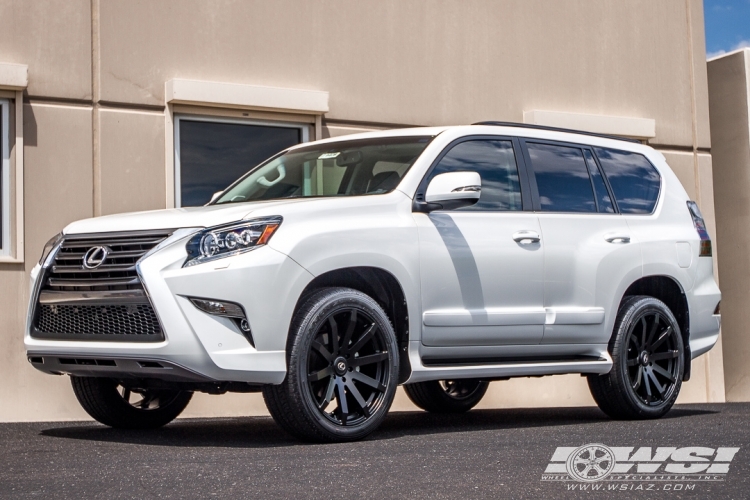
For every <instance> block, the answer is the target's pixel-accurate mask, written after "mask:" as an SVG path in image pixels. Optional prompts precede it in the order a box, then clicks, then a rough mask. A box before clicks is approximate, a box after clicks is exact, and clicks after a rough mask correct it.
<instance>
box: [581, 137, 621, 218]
mask: <svg viewBox="0 0 750 500" xmlns="http://www.w3.org/2000/svg"><path fill="white" fill-rule="evenodd" d="M583 156H585V157H586V165H588V167H589V173H590V174H591V180H592V181H594V193H595V195H596V202H597V203H598V204H599V211H600V212H603V213H609V214H613V213H615V207H614V206H613V205H612V199H611V198H610V197H609V191H607V186H606V185H605V184H604V177H602V173H601V172H599V167H597V166H596V161H595V160H594V155H593V154H591V151H589V150H588V149H585V150H584V151H583Z"/></svg>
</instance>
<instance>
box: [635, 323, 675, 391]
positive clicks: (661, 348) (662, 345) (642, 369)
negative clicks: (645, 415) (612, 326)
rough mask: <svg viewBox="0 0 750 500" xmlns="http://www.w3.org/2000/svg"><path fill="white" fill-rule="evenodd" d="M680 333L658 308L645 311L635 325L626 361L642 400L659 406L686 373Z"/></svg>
mask: <svg viewBox="0 0 750 500" xmlns="http://www.w3.org/2000/svg"><path fill="white" fill-rule="evenodd" d="M676 335H677V333H676V332H675V330H674V329H673V328H672V326H671V325H670V324H669V323H668V322H667V321H666V320H665V318H664V317H663V316H662V315H661V314H660V313H659V312H656V311H648V312H646V313H644V314H643V315H642V316H641V317H640V319H639V320H638V321H636V322H634V323H633V324H632V325H631V328H630V332H629V335H628V349H627V352H626V363H627V366H628V375H629V377H630V385H631V386H632V388H633V391H634V392H635V394H636V395H637V396H638V397H640V398H641V401H642V402H643V403H645V404H647V405H649V406H658V405H661V404H663V403H664V402H665V401H668V400H669V399H670V398H671V397H672V393H673V392H674V390H675V387H676V384H677V379H678V378H679V377H681V376H682V373H680V372H678V370H677V369H678V368H679V367H680V363H679V360H678V359H677V358H679V356H680V351H679V350H678V349H677V341H676V339H675V336H676Z"/></svg>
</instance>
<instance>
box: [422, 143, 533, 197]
mask: <svg viewBox="0 0 750 500" xmlns="http://www.w3.org/2000/svg"><path fill="white" fill-rule="evenodd" d="M459 171H472V172H477V173H478V174H479V176H480V177H481V178H482V194H481V196H480V198H479V202H477V203H476V204H475V205H472V206H470V207H464V208H460V209H458V210H521V208H522V206H521V184H520V183H519V182H518V167H517V166H516V156H515V154H514V153H513V143H512V142H511V141H489V140H480V141H466V142H462V143H459V144H457V145H455V146H453V148H452V149H451V150H450V151H448V154H446V155H445V156H443V158H442V159H441V160H440V163H438V164H437V165H436V166H435V169H434V170H433V171H432V173H431V174H430V180H432V178H433V177H435V176H436V175H439V174H444V173H446V172H459Z"/></svg>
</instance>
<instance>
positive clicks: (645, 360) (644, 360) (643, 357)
mask: <svg viewBox="0 0 750 500" xmlns="http://www.w3.org/2000/svg"><path fill="white" fill-rule="evenodd" d="M648 362H649V356H648V352H646V351H643V352H642V353H641V364H642V365H643V366H646V365H647V364H648Z"/></svg>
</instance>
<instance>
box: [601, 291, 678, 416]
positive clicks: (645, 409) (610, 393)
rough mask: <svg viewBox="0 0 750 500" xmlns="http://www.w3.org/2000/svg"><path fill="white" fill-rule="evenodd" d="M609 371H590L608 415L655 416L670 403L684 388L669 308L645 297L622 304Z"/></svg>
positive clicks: (662, 411)
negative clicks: (602, 373) (593, 372)
mask: <svg viewBox="0 0 750 500" xmlns="http://www.w3.org/2000/svg"><path fill="white" fill-rule="evenodd" d="M609 349H610V353H611V354H612V362H613V366H612V370H611V371H610V372H609V373H607V374H606V375H589V376H588V383H589V388H590V389H591V395H592V396H593V397H594V400H595V401H596V403H597V404H598V405H599V408H601V409H602V411H604V413H606V414H607V415H609V416H610V417H612V418H619V419H647V418H659V417H661V416H663V415H664V414H666V413H667V412H668V411H669V410H670V409H671V408H672V405H674V402H675V400H676V399H677V396H678V395H679V393H680V388H681V387H682V375H683V371H684V366H685V349H684V346H683V341H682V332H680V326H679V325H678V323H677V320H676V319H675V317H674V315H673V314H672V311H670V310H669V308H668V307H667V306H666V305H665V304H664V303H663V302H662V301H660V300H658V299H655V298H653V297H647V296H635V297H630V298H628V299H627V300H626V301H625V302H624V303H623V304H622V306H621V307H620V311H619V312H618V315H617V321H616V322H615V329H614V335H613V337H612V340H611V342H610V348H609Z"/></svg>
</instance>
